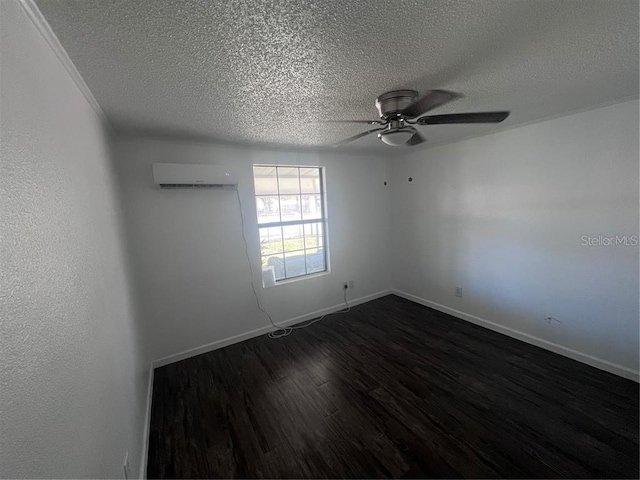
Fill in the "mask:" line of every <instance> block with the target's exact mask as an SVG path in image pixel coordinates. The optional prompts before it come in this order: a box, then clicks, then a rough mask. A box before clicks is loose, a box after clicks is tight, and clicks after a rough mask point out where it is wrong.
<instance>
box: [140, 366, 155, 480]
mask: <svg viewBox="0 0 640 480" xmlns="http://www.w3.org/2000/svg"><path fill="white" fill-rule="evenodd" d="M152 397H153V364H151V365H150V366H149V381H148V383H147V405H146V407H145V414H144V428H143V437H142V458H141V459H140V474H139V477H140V478H141V479H145V478H147V461H148V459H149V430H150V428H151V399H152Z"/></svg>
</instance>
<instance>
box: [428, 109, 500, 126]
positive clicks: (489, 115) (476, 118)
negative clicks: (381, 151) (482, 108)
mask: <svg viewBox="0 0 640 480" xmlns="http://www.w3.org/2000/svg"><path fill="white" fill-rule="evenodd" d="M509 113H511V112H506V111H504V112H477V113H453V114H451V115H430V116H427V117H420V118H419V119H418V120H417V121H416V123H417V124H418V125H444V124H447V123H500V122H501V121H503V120H504V119H505V118H507V117H508V116H509Z"/></svg>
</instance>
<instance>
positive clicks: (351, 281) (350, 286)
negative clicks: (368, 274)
mask: <svg viewBox="0 0 640 480" xmlns="http://www.w3.org/2000/svg"><path fill="white" fill-rule="evenodd" d="M349 288H356V282H354V281H353V280H349Z"/></svg>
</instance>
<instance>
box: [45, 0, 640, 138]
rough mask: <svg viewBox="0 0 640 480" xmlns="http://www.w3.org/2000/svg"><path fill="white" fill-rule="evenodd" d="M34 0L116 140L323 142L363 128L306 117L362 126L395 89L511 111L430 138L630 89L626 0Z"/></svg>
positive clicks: (633, 55)
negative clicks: (437, 91)
mask: <svg viewBox="0 0 640 480" xmlns="http://www.w3.org/2000/svg"><path fill="white" fill-rule="evenodd" d="M36 2H37V5H38V7H39V8H40V10H41V11H42V13H43V15H44V17H45V18H46V19H47V21H48V22H49V24H50V25H51V27H52V29H53V31H54V32H55V33H56V35H57V36H58V38H59V40H60V42H61V43H62V45H63V46H64V48H65V50H66V51H67V53H68V54H69V56H70V58H71V59H72V61H73V62H74V64H75V65H76V67H77V69H78V70H79V71H80V73H81V74H82V76H83V78H84V80H85V81H86V83H87V84H88V86H89V88H90V89H91V91H92V92H93V94H94V96H95V98H96V99H97V101H98V103H99V104H100V105H101V107H102V108H103V109H104V111H105V113H106V114H107V116H108V118H109V119H110V120H111V122H112V123H113V125H114V126H115V127H116V129H117V130H120V131H122V132H127V133H144V134H159V135H168V136H172V137H185V138H193V139H213V140H217V141H228V142H240V143H263V144H287V145H296V146H317V145H324V144H330V143H333V142H336V141H339V140H341V139H343V138H345V137H347V136H350V135H354V134H356V133H359V132H361V131H364V130H365V129H367V128H368V126H367V125H353V126H352V125H322V124H320V125H319V124H314V123H313V122H314V121H317V120H329V119H375V118H376V110H375V108H374V100H375V98H376V96H378V95H379V94H381V93H383V92H385V91H387V90H392V89H398V88H413V89H416V90H418V91H420V92H423V91H425V90H427V89H434V88H441V89H449V90H454V91H457V92H460V93H462V94H463V95H464V98H462V99H459V100H456V101H454V102H452V103H450V104H448V105H446V106H444V107H442V108H439V109H437V110H434V111H432V112H431V113H433V114H438V113H456V112H466V111H482V110H511V112H512V114H511V116H510V117H509V118H508V119H507V120H506V121H505V122H503V123H502V124H499V125H498V126H496V125H472V126H466V125H465V126H462V125H444V126H426V127H419V128H420V130H421V132H422V133H423V134H424V135H425V136H426V137H427V139H428V143H427V144H426V145H434V144H441V143H446V142H451V141H455V140H458V139H461V138H465V137H469V136H473V135H479V134H482V133H484V132H488V131H492V130H495V129H498V128H504V127H508V126H512V125H515V124H519V123H524V122H531V121H535V120H537V119H540V118H544V117H549V116H555V115H559V114H562V113H565V112H569V111H573V110H577V109H583V108H587V107H590V106H595V105H598V104H602V103H606V102H612V101H616V100H618V99H622V98H625V97H637V96H638V1H637V0H630V1H626V0H597V1H592V0H554V1H546V0H528V1H525V0H522V1H521V0H473V1H461V0H431V1H426V0H414V1H409V0H407V1H402V0H388V1H383V0H375V1H374V0H351V1H350V0H318V1H312V0H286V1H279V0H235V1H223V0H219V1H215V0H214V1H206V0H190V1H178V0H173V1H169V0H36ZM596 133H597V132H594V134H596ZM367 146H373V147H377V148H380V149H385V150H386V151H388V149H389V148H391V147H387V146H384V145H383V144H382V143H381V142H380V141H379V140H378V139H377V138H376V137H375V135H371V136H369V137H366V138H364V139H362V140H358V141H356V142H354V143H353V144H350V147H349V148H358V147H367ZM408 148H409V147H405V149H408ZM414 148H422V147H414Z"/></svg>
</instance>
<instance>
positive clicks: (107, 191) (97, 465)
mask: <svg viewBox="0 0 640 480" xmlns="http://www.w3.org/2000/svg"><path fill="white" fill-rule="evenodd" d="M0 10H1V13H0V22H1V23H0V25H1V42H0V45H1V47H0V48H1V50H0V59H1V65H0V66H1V73H0V131H1V146H0V155H1V156H0V198H1V200H0V201H1V205H2V207H1V211H0V215H1V219H0V238H1V239H2V252H1V258H2V264H1V269H0V278H1V288H0V316H1V318H2V320H1V324H0V329H1V332H2V336H1V344H0V357H1V358H0V360H1V361H0V372H1V382H0V385H1V386H0V401H1V403H0V415H1V419H0V431H1V433H0V476H2V477H3V478H28V477H46V478H52V477H62V478H94V477H103V478H122V475H123V469H122V462H123V458H124V454H125V451H127V450H128V451H129V454H130V461H131V469H132V474H133V475H135V474H136V473H137V469H138V466H139V463H140V462H139V459H140V454H141V441H142V425H143V420H144V411H143V410H144V406H145V393H146V392H145V390H146V381H145V378H144V374H145V371H144V370H145V369H144V368H143V367H142V366H141V365H140V363H139V358H138V354H137V349H138V347H137V338H138V335H137V332H136V328H135V326H134V311H133V310H134V309H133V306H132V302H131V298H130V289H129V279H128V274H127V269H126V267H125V258H124V255H123V248H122V239H121V233H122V229H121V226H120V213H119V208H118V204H117V200H116V198H115V197H116V194H115V188H114V184H115V183H114V180H115V175H114V174H113V172H112V165H111V161H110V154H109V146H108V141H107V140H108V139H107V137H106V135H105V131H104V128H103V126H102V124H101V121H100V120H99V117H98V116H97V114H96V112H95V111H94V110H93V109H92V108H91V107H90V105H89V103H88V102H87V100H86V99H85V97H84V96H83V94H82V93H81V92H80V90H79V89H78V87H77V86H76V84H75V83H74V81H73V80H72V78H71V77H70V76H69V73H68V72H67V71H66V70H65V68H64V67H63V65H62V64H61V62H60V61H59V60H58V58H57V57H56V55H55V54H54V52H53V50H52V49H51V48H50V46H49V45H48V44H47V42H46V41H45V40H44V38H43V37H42V36H41V35H40V33H39V32H38V30H37V29H36V27H35V26H34V24H33V23H32V22H31V20H30V19H29V18H28V17H27V15H26V13H25V11H24V10H23V9H22V7H21V6H20V5H19V4H18V3H17V2H15V1H9V0H2V2H0Z"/></svg>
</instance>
